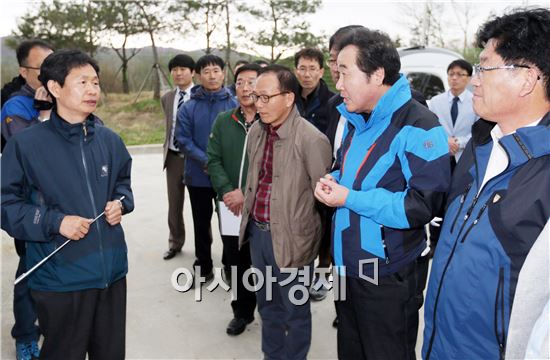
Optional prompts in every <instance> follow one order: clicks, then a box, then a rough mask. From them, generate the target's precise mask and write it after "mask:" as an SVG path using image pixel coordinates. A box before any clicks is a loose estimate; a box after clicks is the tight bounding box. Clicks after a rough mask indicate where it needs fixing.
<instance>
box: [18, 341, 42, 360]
mask: <svg viewBox="0 0 550 360" xmlns="http://www.w3.org/2000/svg"><path fill="white" fill-rule="evenodd" d="M15 351H16V356H17V360H33V359H38V357H39V356H40V348H39V347H38V343H37V342H36V341H31V342H28V343H23V342H16V343H15Z"/></svg>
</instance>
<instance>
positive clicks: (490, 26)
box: [476, 8, 550, 100]
mask: <svg viewBox="0 0 550 360" xmlns="http://www.w3.org/2000/svg"><path fill="white" fill-rule="evenodd" d="M476 38H477V39H476V44H477V46H478V47H480V48H483V47H485V45H486V44H487V42H488V41H489V39H495V40H496V44H495V51H496V53H497V54H499V55H500V57H502V59H503V60H504V61H505V62H506V63H508V64H509V63H512V62H520V63H528V64H531V65H534V66H536V67H537V68H538V69H539V70H540V71H541V73H542V78H543V79H542V80H543V81H544V88H545V92H546V99H547V100H550V46H549V44H550V10H548V9H544V8H536V9H514V10H512V12H510V13H509V14H506V15H503V16H500V17H496V18H493V19H492V20H489V21H488V22H487V23H485V24H484V25H482V26H481V28H480V29H479V31H478V32H477V35H476Z"/></svg>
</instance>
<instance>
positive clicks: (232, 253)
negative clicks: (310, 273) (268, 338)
mask: <svg viewBox="0 0 550 360" xmlns="http://www.w3.org/2000/svg"><path fill="white" fill-rule="evenodd" d="M260 69H261V67H260V65H258V64H242V65H241V66H240V67H239V68H238V69H237V70H236V72H235V80H236V81H235V92H236V94H237V100H238V102H239V106H238V107H237V108H235V109H231V110H229V111H226V112H223V113H220V114H219V115H218V117H217V118H216V121H215V122H214V126H213V127H212V132H211V133H210V139H209V140H208V147H207V149H206V153H207V155H208V174H209V175H210V181H211V182H212V187H213V188H214V190H215V191H216V194H217V195H218V201H219V202H220V203H223V204H224V205H225V206H226V207H227V209H229V211H231V212H232V213H233V214H234V215H235V216H240V215H241V213H242V210H243V204H244V195H243V189H244V185H245V183H246V172H247V169H248V161H247V158H246V142H247V136H248V131H249V129H250V127H251V126H252V124H253V123H254V122H255V121H256V120H257V119H258V113H257V111H256V104H255V103H254V100H253V99H252V97H251V96H250V94H251V93H252V92H253V91H254V87H255V86H256V78H257V77H258V72H259V71H260ZM220 206H222V205H221V204H220ZM219 210H220V216H219V218H220V222H221V221H223V215H222V211H221V209H219ZM220 228H223V226H221V227H220ZM220 232H222V231H220ZM221 236H222V241H223V258H224V264H225V267H226V269H225V277H226V279H228V280H229V279H232V276H231V275H232V274H231V272H230V271H231V270H234V269H236V271H237V274H236V279H237V283H233V282H232V283H231V286H232V287H236V289H237V297H236V299H232V300H231V308H232V309H233V315H234V317H233V319H232V320H231V321H230V322H229V325H227V330H226V332H227V334H228V335H233V336H234V335H239V334H241V333H242V332H243V331H244V330H245V329H246V326H247V325H248V324H250V323H251V322H252V321H254V309H255V308H256V295H254V293H253V292H251V291H250V290H248V289H246V288H245V287H244V285H243V280H242V279H243V274H244V272H245V271H246V270H247V269H249V268H250V249H249V247H248V244H244V245H243V246H242V247H241V249H239V237H238V236H231V235H226V234H224V233H223V232H222V235H221ZM234 267H235V268H234Z"/></svg>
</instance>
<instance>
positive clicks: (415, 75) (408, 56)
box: [397, 46, 462, 100]
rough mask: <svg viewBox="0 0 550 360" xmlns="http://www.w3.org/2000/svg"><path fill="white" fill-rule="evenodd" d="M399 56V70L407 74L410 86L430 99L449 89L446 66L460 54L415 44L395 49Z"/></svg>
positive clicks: (460, 57)
mask: <svg viewBox="0 0 550 360" xmlns="http://www.w3.org/2000/svg"><path fill="white" fill-rule="evenodd" d="M397 51H398V52H399V56H400V58H401V72H402V73H403V74H405V76H407V78H408V79H409V81H410V83H411V86H412V87H413V88H414V89H416V90H418V91H420V92H421V93H422V94H424V96H425V97H426V100H430V99H431V98H432V97H434V96H435V95H437V94H440V93H442V92H445V91H447V90H448V89H449V85H448V84H447V66H449V64H450V63H451V62H453V61H455V60H458V59H462V56H461V55H460V54H458V53H456V52H454V51H451V50H447V49H442V48H426V47H424V46H415V47H409V48H399V49H397Z"/></svg>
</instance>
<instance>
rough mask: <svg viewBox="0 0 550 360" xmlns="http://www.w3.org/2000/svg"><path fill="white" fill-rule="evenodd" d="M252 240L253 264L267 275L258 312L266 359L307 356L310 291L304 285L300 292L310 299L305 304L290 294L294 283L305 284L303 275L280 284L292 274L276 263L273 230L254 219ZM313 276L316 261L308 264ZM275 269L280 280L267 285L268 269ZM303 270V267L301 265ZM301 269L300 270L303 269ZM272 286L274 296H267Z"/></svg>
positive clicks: (249, 232)
mask: <svg viewBox="0 0 550 360" xmlns="http://www.w3.org/2000/svg"><path fill="white" fill-rule="evenodd" d="M247 231H248V236H249V240H250V255H251V257H252V266H254V267H255V268H256V269H258V270H259V271H260V272H261V273H262V274H263V276H264V284H263V286H262V287H261V288H260V289H259V290H258V291H257V292H256V299H257V301H258V311H259V313H260V317H261V318H262V351H263V353H264V356H265V357H264V359H268V360H269V359H305V358H306V357H307V353H308V351H309V347H310V344H311V312H310V306H309V296H308V290H307V288H306V287H305V286H304V287H303V290H302V291H303V293H301V294H300V292H297V293H296V295H295V297H296V298H297V299H303V297H302V296H307V300H306V302H305V303H304V304H303V305H295V304H294V303H293V302H292V301H291V296H289V295H290V294H289V293H290V291H291V290H292V289H293V287H294V286H298V287H299V286H301V284H300V282H299V279H298V278H299V277H298V276H296V278H295V279H294V280H292V281H290V283H289V284H287V285H285V286H281V285H279V284H280V283H281V282H282V281H283V280H285V279H287V277H288V276H289V274H288V273H281V270H280V269H279V267H278V266H277V263H276V262H275V255H274V254H273V243H272V240H271V232H269V231H263V230H260V229H259V228H258V227H257V226H256V224H255V223H254V222H253V221H252V220H250V222H249V225H248V230H247ZM308 266H309V268H308V270H309V277H310V278H311V275H312V273H313V263H312V264H310V265H308ZM268 267H270V268H271V270H272V276H273V277H274V278H275V279H276V280H277V281H276V282H275V283H273V284H266V282H265V281H267V277H266V274H267V268H268ZM300 269H302V268H300ZM300 269H298V270H300ZM268 288H270V289H271V296H272V299H271V300H269V299H268V298H267V294H268V293H267V291H268Z"/></svg>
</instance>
